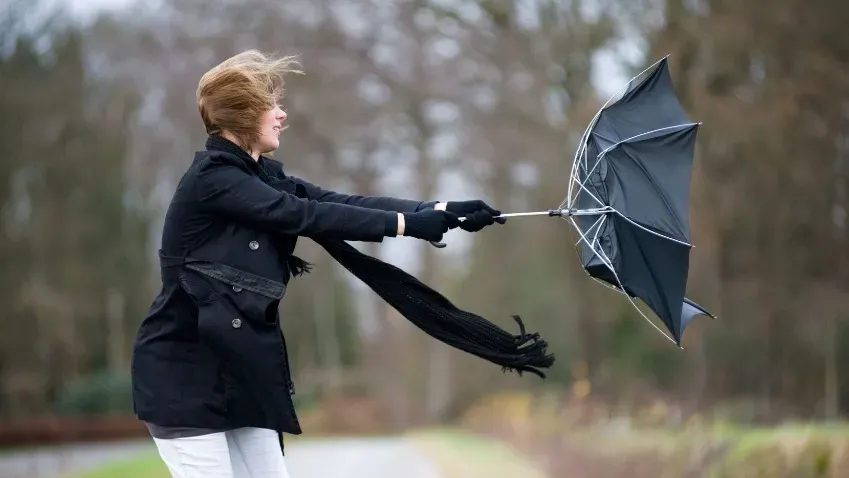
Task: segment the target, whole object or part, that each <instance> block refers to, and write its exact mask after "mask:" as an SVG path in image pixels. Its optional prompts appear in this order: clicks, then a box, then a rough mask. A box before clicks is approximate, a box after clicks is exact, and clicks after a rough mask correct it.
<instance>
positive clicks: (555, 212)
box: [429, 209, 570, 249]
mask: <svg viewBox="0 0 849 478" xmlns="http://www.w3.org/2000/svg"><path fill="white" fill-rule="evenodd" d="M568 215H570V211H569V210H567V209H549V210H548V211H537V212H513V213H509V214H502V215H500V216H496V219H497V218H499V217H519V216H548V217H560V216H568ZM465 220H466V218H465V217H461V218H460V221H465ZM429 242H430V244H431V245H432V246H433V247H436V248H437V249H444V248H445V247H446V246H447V245H448V244H445V243H444V242H438V241H429Z"/></svg>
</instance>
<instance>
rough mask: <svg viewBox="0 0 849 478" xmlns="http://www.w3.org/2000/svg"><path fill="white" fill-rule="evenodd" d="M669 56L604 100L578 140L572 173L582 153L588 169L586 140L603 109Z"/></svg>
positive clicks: (570, 193) (569, 193)
mask: <svg viewBox="0 0 849 478" xmlns="http://www.w3.org/2000/svg"><path fill="white" fill-rule="evenodd" d="M667 58H669V55H666V56H664V57H663V58H661V59H659V60H657V61H656V62H654V63H652V64H651V65H649V66H648V67H646V69H645V70H643V71H641V72H639V73H637V74H636V75H634V77H633V78H631V79H630V80H628V81H626V82H625V84H624V85H622V87H621V88H619V90H618V91H616V92H615V93H613V94H612V95H610V98H608V99H607V101H605V102H604V104H603V105H602V106H601V108H599V109H598V111H597V112H596V114H595V115H594V116H593V119H592V120H590V122H589V123H588V124H587V128H586V129H585V130H584V134H582V135H581V138H580V139H579V140H578V145H579V146H578V150H577V151H575V157H574V159H573V161H572V172H571V173H570V175H574V172H575V167H576V165H577V164H578V162H579V161H580V156H581V154H583V155H584V168H585V169H586V167H587V164H586V142H587V136H588V135H589V133H590V129H592V127H593V125H594V124H595V122H596V121H597V120H598V117H599V116H601V113H602V111H604V110H605V108H607V107H608V106H609V105H610V102H611V101H613V99H614V98H616V97H617V96H619V95H620V94H621V93H623V92H624V91H626V90H627V89H628V87H629V86H630V85H631V83H633V82H634V80H636V79H637V78H639V77H640V76H642V75H643V74H645V73H646V72H647V71H649V70H651V69H652V68H654V67H656V66H657V65H659V64H660V63H661V62H663V61H664V60H666V59H667ZM568 197H569V198H571V197H572V183H571V182H570V183H569V191H568ZM569 206H570V207H571V200H570V204H569Z"/></svg>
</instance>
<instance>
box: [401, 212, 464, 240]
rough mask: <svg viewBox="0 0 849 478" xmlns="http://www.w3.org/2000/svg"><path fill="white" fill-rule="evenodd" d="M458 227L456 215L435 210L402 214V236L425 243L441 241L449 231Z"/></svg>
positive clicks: (458, 221) (458, 219)
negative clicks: (422, 240) (425, 241)
mask: <svg viewBox="0 0 849 478" xmlns="http://www.w3.org/2000/svg"><path fill="white" fill-rule="evenodd" d="M459 225H460V218H459V217H457V215H456V214H454V213H451V212H447V211H437V210H435V209H425V210H423V211H419V212H405V213H404V235H405V236H410V237H415V238H417V239H424V240H427V241H441V240H442V235H443V234H445V233H446V232H448V230H449V229H454V228H455V227H457V226H459Z"/></svg>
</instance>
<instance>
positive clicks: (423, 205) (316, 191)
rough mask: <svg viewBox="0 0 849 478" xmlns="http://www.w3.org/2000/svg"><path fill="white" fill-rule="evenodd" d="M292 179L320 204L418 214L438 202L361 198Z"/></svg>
mask: <svg viewBox="0 0 849 478" xmlns="http://www.w3.org/2000/svg"><path fill="white" fill-rule="evenodd" d="M290 178H292V180H293V181H295V182H296V183H298V184H301V185H303V186H304V188H306V190H307V195H308V197H309V198H310V199H314V200H316V201H318V202H324V203H339V204H347V205H350V206H358V207H364V208H369V209H380V210H382V211H394V212H418V211H421V210H423V209H431V208H433V207H434V205H436V204H437V201H417V200H414V199H404V198H396V197H388V196H359V195H353V194H342V193H337V192H335V191H330V190H327V189H323V188H322V187H320V186H317V185H315V184H312V183H310V182H309V181H306V180H304V179H301V178H296V177H293V176H290ZM443 207H444V205H443Z"/></svg>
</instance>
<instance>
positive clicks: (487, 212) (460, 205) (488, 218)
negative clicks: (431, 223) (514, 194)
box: [434, 199, 507, 232]
mask: <svg viewBox="0 0 849 478" xmlns="http://www.w3.org/2000/svg"><path fill="white" fill-rule="evenodd" d="M434 209H441V210H444V211H446V212H450V213H453V214H456V215H457V216H460V217H463V218H465V220H464V221H462V222H461V223H460V229H462V230H464V231H468V232H477V231H480V230H481V229H483V228H485V227H486V226H491V225H492V224H494V223H496V222H497V223H499V224H504V223H505V222H507V218H506V217H498V216H500V215H501V211H499V210H498V209H493V208H492V207H491V206H490V205H489V204H487V203H485V202H484V201H482V200H480V199H473V200H470V201H449V202H447V203H438V204H437V205H436V206H435V207H434Z"/></svg>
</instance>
